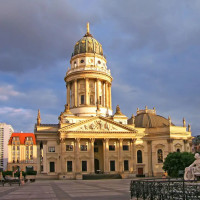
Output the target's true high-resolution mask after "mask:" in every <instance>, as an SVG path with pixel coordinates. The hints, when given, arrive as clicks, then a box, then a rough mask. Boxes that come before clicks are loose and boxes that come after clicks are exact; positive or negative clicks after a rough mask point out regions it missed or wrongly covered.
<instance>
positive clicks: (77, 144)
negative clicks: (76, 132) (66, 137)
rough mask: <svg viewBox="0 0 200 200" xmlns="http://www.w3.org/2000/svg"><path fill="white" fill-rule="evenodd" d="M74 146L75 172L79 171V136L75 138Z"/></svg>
mask: <svg viewBox="0 0 200 200" xmlns="http://www.w3.org/2000/svg"><path fill="white" fill-rule="evenodd" d="M75 148H76V150H75V151H76V153H75V154H76V157H75V163H76V164H75V165H76V173H80V171H81V170H80V160H79V153H80V138H76V139H75Z"/></svg>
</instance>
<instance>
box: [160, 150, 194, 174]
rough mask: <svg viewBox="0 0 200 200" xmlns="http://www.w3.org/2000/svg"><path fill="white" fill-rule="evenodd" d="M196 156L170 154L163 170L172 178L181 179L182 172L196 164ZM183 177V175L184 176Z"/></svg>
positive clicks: (180, 153) (190, 154)
mask: <svg viewBox="0 0 200 200" xmlns="http://www.w3.org/2000/svg"><path fill="white" fill-rule="evenodd" d="M194 160H195V158H194V154H192V153H188V152H173V153H169V154H168V155H167V157H166V159H165V162H164V164H163V169H164V170H165V171H167V173H168V175H169V176H170V177H173V178H175V177H179V176H180V173H179V171H180V170H185V168H186V167H188V166H190V165H191V164H192V163H193V162H194ZM182 176H183V175H182Z"/></svg>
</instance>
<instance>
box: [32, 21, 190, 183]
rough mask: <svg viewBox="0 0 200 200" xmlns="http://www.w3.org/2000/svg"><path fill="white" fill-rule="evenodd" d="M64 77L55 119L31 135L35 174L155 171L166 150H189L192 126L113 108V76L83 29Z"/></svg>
mask: <svg viewBox="0 0 200 200" xmlns="http://www.w3.org/2000/svg"><path fill="white" fill-rule="evenodd" d="M70 64H71V68H70V69H68V70H67V72H66V76H65V78H64V80H65V82H66V88H67V100H66V105H65V108H64V111H63V112H61V113H60V116H59V117H58V120H59V123H58V124H42V123H41V116H40V111H38V116H37V124H36V125H35V131H34V132H35V136H36V141H37V169H38V175H37V176H38V177H40V178H49V177H50V176H51V177H54V178H59V179H82V178H84V177H87V176H88V175H89V176H92V175H93V174H96V173H98V174H104V175H105V176H109V175H110V174H112V175H113V174H116V176H121V177H122V178H128V177H135V176H160V175H162V173H163V170H162V167H163V162H164V160H165V158H166V156H167V154H168V153H169V152H175V151H178V152H183V151H187V152H190V151H191V145H192V136H191V127H190V125H188V128H187V127H186V121H185V119H183V126H175V125H174V124H173V123H172V121H171V118H170V117H168V118H164V117H162V116H159V115H157V114H156V109H155V108H153V109H148V108H147V106H146V107H145V108H144V109H142V110H141V109H139V108H138V109H137V112H136V116H134V115H132V116H131V117H130V118H129V119H128V117H127V116H126V115H124V114H123V113H122V112H121V110H120V107H119V106H117V107H116V111H115V113H114V114H113V112H112V96H111V85H112V76H111V73H110V70H109V69H108V68H107V61H106V58H105V56H104V54H103V48H102V45H101V44H100V43H99V42H98V41H97V40H96V39H95V38H94V37H93V36H92V34H91V33H90V30H89V24H87V32H86V34H85V35H84V36H83V38H82V39H80V40H79V41H78V42H77V43H76V44H75V46H74V51H73V53H72V57H71V60H70Z"/></svg>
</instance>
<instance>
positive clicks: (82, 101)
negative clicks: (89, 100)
mask: <svg viewBox="0 0 200 200" xmlns="http://www.w3.org/2000/svg"><path fill="white" fill-rule="evenodd" d="M84 102H85V101H84V95H81V104H84Z"/></svg>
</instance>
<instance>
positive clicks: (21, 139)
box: [8, 133, 36, 144]
mask: <svg viewBox="0 0 200 200" xmlns="http://www.w3.org/2000/svg"><path fill="white" fill-rule="evenodd" d="M13 137H19V140H20V144H25V140H26V138H27V137H32V139H33V144H36V140H35V135H34V133H12V135H11V137H10V139H9V142H8V144H12V139H13Z"/></svg>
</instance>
